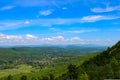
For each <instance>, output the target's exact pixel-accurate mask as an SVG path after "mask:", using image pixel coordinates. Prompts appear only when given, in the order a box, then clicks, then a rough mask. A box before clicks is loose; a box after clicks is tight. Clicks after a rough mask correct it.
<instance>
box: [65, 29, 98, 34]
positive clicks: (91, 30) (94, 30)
mask: <svg viewBox="0 0 120 80" xmlns="http://www.w3.org/2000/svg"><path fill="white" fill-rule="evenodd" d="M97 31H99V29H85V30H71V31H66V32H67V33H76V34H79V33H87V32H97Z"/></svg>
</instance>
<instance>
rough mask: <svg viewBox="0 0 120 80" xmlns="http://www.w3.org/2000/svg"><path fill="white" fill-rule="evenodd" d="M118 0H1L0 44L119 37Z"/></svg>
mask: <svg viewBox="0 0 120 80" xmlns="http://www.w3.org/2000/svg"><path fill="white" fill-rule="evenodd" d="M119 35H120V0H0V45H41V44H42V45H43V44H98V45H113V44H114V43H116V42H117V41H119V40H120V37H119Z"/></svg>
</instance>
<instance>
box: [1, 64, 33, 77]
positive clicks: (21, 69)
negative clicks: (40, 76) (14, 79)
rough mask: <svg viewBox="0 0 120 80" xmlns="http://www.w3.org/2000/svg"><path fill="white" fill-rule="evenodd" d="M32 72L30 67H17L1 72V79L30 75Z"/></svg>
mask: <svg viewBox="0 0 120 80" xmlns="http://www.w3.org/2000/svg"><path fill="white" fill-rule="evenodd" d="M31 70H32V67H31V66H28V65H19V66H17V67H16V69H5V70H0V78H2V77H6V76H8V75H16V74H22V73H30V72H31Z"/></svg>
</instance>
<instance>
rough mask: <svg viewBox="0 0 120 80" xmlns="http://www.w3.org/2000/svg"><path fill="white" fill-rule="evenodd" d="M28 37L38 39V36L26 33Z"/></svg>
mask: <svg viewBox="0 0 120 80" xmlns="http://www.w3.org/2000/svg"><path fill="white" fill-rule="evenodd" d="M26 39H37V36H34V35H31V34H26Z"/></svg>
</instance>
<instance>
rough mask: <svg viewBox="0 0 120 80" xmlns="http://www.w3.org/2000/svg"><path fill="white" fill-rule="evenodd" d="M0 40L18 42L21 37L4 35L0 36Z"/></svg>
mask: <svg viewBox="0 0 120 80" xmlns="http://www.w3.org/2000/svg"><path fill="white" fill-rule="evenodd" d="M0 39H1V40H6V39H8V40H18V39H22V36H15V35H5V34H0Z"/></svg>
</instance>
